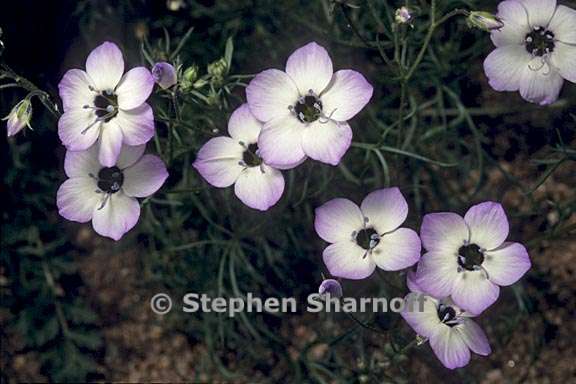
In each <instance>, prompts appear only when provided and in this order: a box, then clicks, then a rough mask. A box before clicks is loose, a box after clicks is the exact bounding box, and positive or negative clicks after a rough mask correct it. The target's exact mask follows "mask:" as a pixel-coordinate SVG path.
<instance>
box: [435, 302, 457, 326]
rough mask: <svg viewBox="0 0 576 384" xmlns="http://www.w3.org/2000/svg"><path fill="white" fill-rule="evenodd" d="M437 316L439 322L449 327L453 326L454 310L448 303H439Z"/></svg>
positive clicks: (454, 323)
mask: <svg viewBox="0 0 576 384" xmlns="http://www.w3.org/2000/svg"><path fill="white" fill-rule="evenodd" d="M437 313H438V318H439V319H440V321H441V322H443V323H444V324H446V325H448V326H449V327H453V326H455V325H456V324H457V323H456V322H455V321H453V320H455V319H456V310H455V309H454V308H452V307H450V306H448V305H444V304H440V305H439V306H438V311H437Z"/></svg>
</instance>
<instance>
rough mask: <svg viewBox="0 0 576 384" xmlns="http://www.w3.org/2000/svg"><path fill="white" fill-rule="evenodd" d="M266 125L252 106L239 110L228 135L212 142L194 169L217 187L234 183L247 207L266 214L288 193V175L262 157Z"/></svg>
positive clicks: (231, 121) (231, 123) (239, 196)
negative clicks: (261, 133) (261, 145)
mask: <svg viewBox="0 0 576 384" xmlns="http://www.w3.org/2000/svg"><path fill="white" fill-rule="evenodd" d="M261 130H262V123H261V122H260V121H258V120H256V118H255V117H254V116H253V115H252V113H251V112H250V109H249V108H248V105H246V104H243V105H241V106H240V107H239V108H238V109H236V110H235V111H234V112H233V113H232V116H230V120H229V121H228V134H229V135H230V137H228V136H218V137H215V138H212V139H210V140H209V141H208V142H207V143H206V144H204V146H202V148H200V151H198V155H197V157H196V161H194V168H196V169H197V170H198V172H200V174H201V175H202V177H204V179H206V181H207V182H208V183H210V184H212V185H213V186H215V187H219V188H226V187H229V186H231V185H232V184H234V193H235V194H236V196H238V198H239V199H240V200H241V201H242V202H243V203H244V204H246V205H247V206H249V207H251V208H254V209H258V210H261V211H265V210H267V209H268V208H270V207H272V206H273V205H274V204H276V203H277V202H278V200H279V199H280V197H281V196H282V193H283V192H284V176H282V173H281V172H280V171H279V170H278V169H276V168H273V167H271V166H270V165H268V164H267V163H266V161H264V160H263V159H262V157H261V149H260V148H258V145H259V143H258V135H259V134H260V131H261Z"/></svg>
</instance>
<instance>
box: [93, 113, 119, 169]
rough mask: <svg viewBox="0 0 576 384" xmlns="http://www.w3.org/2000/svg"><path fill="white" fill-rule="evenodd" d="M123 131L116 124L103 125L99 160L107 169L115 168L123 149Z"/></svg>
mask: <svg viewBox="0 0 576 384" xmlns="http://www.w3.org/2000/svg"><path fill="white" fill-rule="evenodd" d="M122 140H123V136H122V130H121V129H120V128H119V127H118V126H117V125H115V124H107V123H104V124H102V135H101V136H100V153H99V155H98V160H99V161H100V164H102V165H103V166H105V167H113V166H114V165H116V161H118V156H119V155H120V150H121V148H122Z"/></svg>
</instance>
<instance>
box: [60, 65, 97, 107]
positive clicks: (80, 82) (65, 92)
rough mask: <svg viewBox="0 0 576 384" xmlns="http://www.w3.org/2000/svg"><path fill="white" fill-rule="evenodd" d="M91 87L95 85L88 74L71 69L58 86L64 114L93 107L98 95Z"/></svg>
mask: <svg viewBox="0 0 576 384" xmlns="http://www.w3.org/2000/svg"><path fill="white" fill-rule="evenodd" d="M90 87H94V83H93V82H92V79H90V77H89V76H88V74H87V73H86V72H84V71H82V70H80V69H70V70H69V71H68V72H66V73H65V74H64V77H62V80H61V81H60V84H58V90H59V91H60V98H61V99H62V105H63V106H64V112H68V111H69V110H71V109H82V107H84V106H85V105H93V104H94V98H95V97H96V93H95V92H94V91H91V90H90Z"/></svg>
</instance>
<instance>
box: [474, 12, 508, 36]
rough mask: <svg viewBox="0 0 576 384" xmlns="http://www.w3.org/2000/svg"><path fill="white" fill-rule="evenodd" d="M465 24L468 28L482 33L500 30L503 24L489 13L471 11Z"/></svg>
mask: <svg viewBox="0 0 576 384" xmlns="http://www.w3.org/2000/svg"><path fill="white" fill-rule="evenodd" d="M466 23H468V26H469V27H470V28H478V29H481V30H483V31H487V32H490V31H492V30H495V29H500V28H502V27H503V26H504V23H503V22H502V20H501V19H500V18H498V17H497V16H495V15H493V14H491V13H490V12H480V11H472V12H470V14H469V15H468V18H467V19H466Z"/></svg>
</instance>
